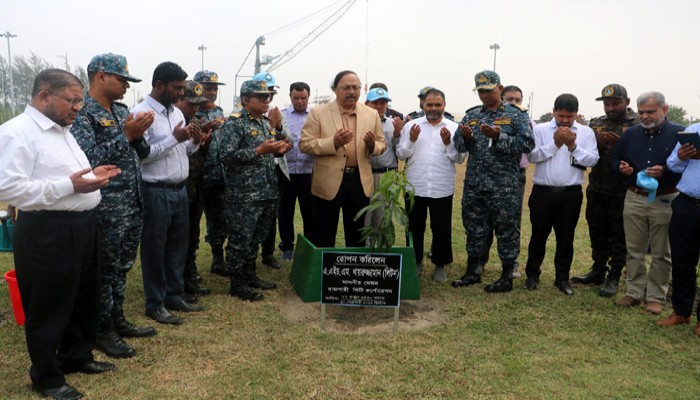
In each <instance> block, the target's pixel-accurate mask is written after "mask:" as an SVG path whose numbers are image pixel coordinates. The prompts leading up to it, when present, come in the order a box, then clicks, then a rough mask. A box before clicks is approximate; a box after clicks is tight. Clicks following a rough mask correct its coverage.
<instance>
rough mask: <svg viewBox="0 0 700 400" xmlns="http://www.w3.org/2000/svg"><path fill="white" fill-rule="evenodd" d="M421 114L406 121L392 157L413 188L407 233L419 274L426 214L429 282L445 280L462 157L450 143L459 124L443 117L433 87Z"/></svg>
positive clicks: (438, 93)
mask: <svg viewBox="0 0 700 400" xmlns="http://www.w3.org/2000/svg"><path fill="white" fill-rule="evenodd" d="M423 110H424V111H425V116H423V117H420V118H418V119H415V120H413V121H410V122H409V123H407V124H406V125H405V126H404V127H403V129H402V130H401V141H400V142H399V145H398V146H397V147H396V155H397V156H398V157H399V159H400V160H406V162H407V163H408V165H409V166H408V170H407V172H406V177H407V178H408V181H409V182H410V183H411V185H413V187H414V189H415V191H416V192H415V204H414V206H413V208H412V209H411V210H410V211H409V214H408V224H409V227H408V230H409V232H410V233H411V234H412V235H413V248H414V250H415V252H416V261H417V263H418V273H420V272H422V269H423V264H422V262H423V245H424V244H423V241H424V235H425V222H426V219H427V217H428V211H430V230H431V231H432V232H433V255H432V261H433V263H434V264H435V273H434V274H433V280H434V281H437V282H445V281H446V280H447V274H446V273H445V265H447V264H450V263H451V262H452V197H453V195H454V191H455V175H456V168H455V164H461V163H463V162H464V160H465V158H466V154H465V153H460V152H458V151H457V149H455V146H454V143H452V135H454V133H455V131H456V130H457V124H456V123H455V122H453V121H450V120H448V119H446V118H444V113H445V93H443V92H442V91H441V90H438V89H435V88H431V89H430V90H428V91H427V92H426V93H425V102H424V103H423Z"/></svg>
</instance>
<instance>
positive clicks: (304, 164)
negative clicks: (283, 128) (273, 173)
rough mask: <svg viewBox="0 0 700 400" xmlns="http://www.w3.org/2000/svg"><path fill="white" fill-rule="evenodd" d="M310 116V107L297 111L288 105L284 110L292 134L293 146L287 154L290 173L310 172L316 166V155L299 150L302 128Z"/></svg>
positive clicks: (283, 113) (283, 115)
mask: <svg viewBox="0 0 700 400" xmlns="http://www.w3.org/2000/svg"><path fill="white" fill-rule="evenodd" d="M308 116H309V109H308V108H307V109H306V110H305V111H304V112H302V113H298V112H296V110H294V107H287V108H285V109H284V110H282V117H284V119H285V120H286V121H287V126H289V134H290V135H291V136H292V138H291V139H292V148H291V149H289V151H288V152H287V153H286V154H285V157H287V166H288V167H289V173H290V174H310V173H311V171H312V170H313V168H314V156H313V155H311V154H306V153H302V152H301V151H299V141H300V140H301V128H303V127H304V122H306V117H308Z"/></svg>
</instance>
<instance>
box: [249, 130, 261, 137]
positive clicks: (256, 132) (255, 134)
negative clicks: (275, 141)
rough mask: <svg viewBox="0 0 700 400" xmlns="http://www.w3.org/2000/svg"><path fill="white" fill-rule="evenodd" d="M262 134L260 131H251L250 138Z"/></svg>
mask: <svg viewBox="0 0 700 400" xmlns="http://www.w3.org/2000/svg"><path fill="white" fill-rule="evenodd" d="M259 134H260V131H259V130H257V129H253V130H251V131H250V136H258V135H259Z"/></svg>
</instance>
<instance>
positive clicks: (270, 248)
mask: <svg viewBox="0 0 700 400" xmlns="http://www.w3.org/2000/svg"><path fill="white" fill-rule="evenodd" d="M275 173H276V174H277V193H279V197H278V198H277V199H276V200H275V213H274V215H273V216H272V224H270V230H268V232H267V235H266V236H265V240H263V242H262V243H261V245H260V247H261V252H260V253H261V255H262V256H263V257H272V256H273V254H274V253H275V239H276V238H277V214H278V213H279V206H280V198H281V197H282V182H286V181H287V177H286V176H284V173H283V172H282V170H281V169H280V167H279V166H276V167H275Z"/></svg>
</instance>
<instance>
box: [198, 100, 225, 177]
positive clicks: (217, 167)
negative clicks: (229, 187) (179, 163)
mask: <svg viewBox="0 0 700 400" xmlns="http://www.w3.org/2000/svg"><path fill="white" fill-rule="evenodd" d="M195 118H197V119H199V120H200V121H202V122H203V123H207V122H210V121H214V120H217V121H219V123H220V125H219V129H215V130H214V131H213V132H212V135H211V141H210V142H209V148H208V149H207V151H206V152H202V155H203V158H204V162H203V169H204V186H207V187H212V186H223V185H224V172H223V170H222V168H221V164H220V163H219V156H218V154H219V141H220V140H221V127H222V126H223V124H224V122H226V117H224V110H222V109H221V107H218V106H216V107H214V108H212V109H210V110H202V109H200V110H199V112H198V113H197V115H196V116H195Z"/></svg>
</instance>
